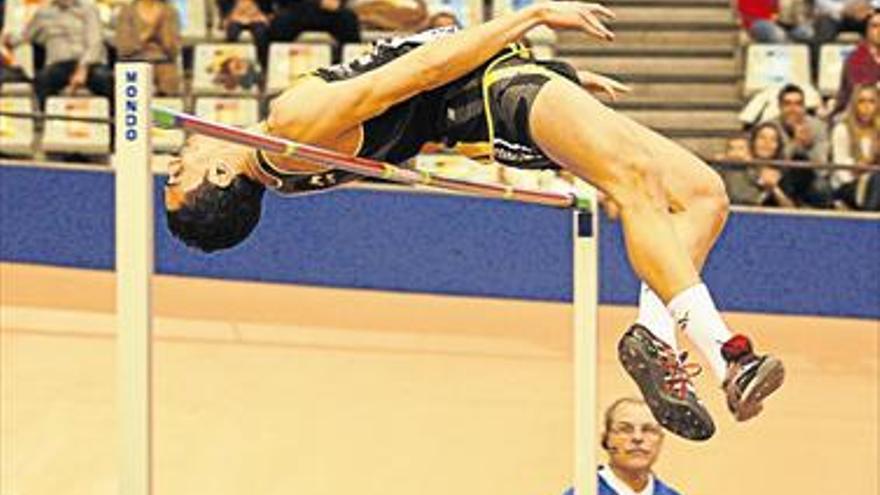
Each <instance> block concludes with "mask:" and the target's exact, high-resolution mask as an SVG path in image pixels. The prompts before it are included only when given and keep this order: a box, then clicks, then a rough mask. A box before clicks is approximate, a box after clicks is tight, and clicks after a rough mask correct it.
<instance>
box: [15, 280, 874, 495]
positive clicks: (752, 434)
mask: <svg viewBox="0 0 880 495" xmlns="http://www.w3.org/2000/svg"><path fill="white" fill-rule="evenodd" d="M155 288H156V304H155V309H156V313H157V315H158V321H157V323H156V329H155V330H156V340H155V345H154V393H155V398H154V400H155V402H154V414H155V454H154V455H155V488H156V489H155V493H156V494H157V495H159V494H161V495H166V494H175V495H176V494H182V495H183V494H186V495H190V494H211V495H226V494H230V495H231V494H236V495H237V494H248V495H249V494H260V495H262V494H286V495H290V494H296V495H324V494H326V495H330V494H333V495H339V494H357V495H374V494H375V495H397V494H400V495H404V494H406V495H441V494H442V495H470V494H487V493H503V494H505V495H520V494H521V495H557V494H559V493H560V492H561V491H562V489H563V488H564V487H565V486H566V485H568V483H569V477H570V473H571V468H570V466H571V459H572V444H571V436H572V415H571V410H572V396H571V376H570V375H571V368H572V362H571V361H572V359H571V336H570V328H569V319H570V316H571V310H570V307H568V306H567V305H564V304H555V303H536V302H524V301H516V300H497V299H475V298H456V297H438V296H425V295H412V294H398V293H387V292H373V291H353V290H335V289H320V288H305V287H293V286H281V285H268V284H252V283H241V282H229V281H215V280H205V279H184V278H173V277H157V278H156V283H155ZM113 291H114V283H113V278H112V274H110V273H105V272H95V271H86V270H76V269H59V268H46V267H36V266H27V265H12V264H0V303H2V312H0V329H2V334H0V337H2V340H0V343H2V355H0V357H2V363H0V385H2V409H0V436H2V440H0V494H2V495H79V494H82V495H104V494H107V495H110V494H115V491H116V486H115V482H116V474H115V470H116V465H115V452H116V450H115V449H116V443H115V442H116V423H115V406H114V393H115V387H116V382H115V376H114V362H115V347H114V340H113V332H114V325H115V320H114V317H113V306H114V304H113V298H114V294H113ZM633 316H634V308H628V307H603V308H601V310H600V315H599V318H600V338H601V349H600V352H601V358H600V363H599V365H600V374H601V383H600V391H599V392H600V403H601V404H603V405H606V404H608V403H609V402H610V401H611V400H613V399H614V398H616V397H618V396H620V395H630V394H633V393H635V390H636V389H635V387H634V386H633V385H632V384H631V383H630V382H629V381H628V379H627V378H626V377H625V376H624V374H623V372H622V370H621V368H620V367H619V365H618V364H617V362H616V358H615V354H614V346H615V344H616V340H617V337H618V336H619V335H620V333H621V332H622V331H623V330H624V329H625V327H626V326H627V325H628V323H629V321H630V319H631V318H632V317H633ZM726 317H727V318H728V321H729V322H730V323H731V325H732V326H734V327H735V328H739V329H742V330H747V331H748V332H749V333H750V334H751V335H753V336H754V337H755V340H756V341H757V343H758V345H759V346H760V348H761V349H772V350H773V352H775V353H776V354H778V355H780V356H781V357H782V358H783V359H784V360H785V363H786V365H787V367H788V372H789V375H788V381H787V383H786V385H785V386H784V388H783V389H782V390H781V391H780V393H779V394H778V395H777V396H774V397H772V398H771V400H770V402H769V403H768V405H767V406H768V407H767V410H766V411H765V412H764V414H762V415H761V416H759V417H758V418H756V419H755V420H753V421H752V422H750V423H746V424H736V423H734V422H733V420H732V419H731V418H730V417H729V415H728V414H727V412H726V410H725V408H724V404H723V401H722V397H721V394H720V393H719V392H718V391H717V390H716V385H715V384H714V383H712V380H710V377H709V376H708V374H704V375H703V376H702V377H700V378H698V387H699V389H700V390H701V392H702V395H703V396H704V397H705V398H706V401H707V403H708V406H709V407H710V409H711V411H712V412H713V413H714V415H715V418H716V422H717V423H718V427H719V432H718V434H717V435H716V436H715V438H713V439H712V440H711V441H709V442H707V443H703V444H695V443H689V442H686V441H683V440H679V439H677V438H674V437H671V436H669V437H667V441H666V445H665V449H664V452H663V455H662V458H661V461H660V463H659V464H658V465H657V471H658V472H659V473H660V475H661V477H662V478H664V479H665V480H667V481H668V482H670V483H671V484H673V485H674V486H677V487H678V488H680V489H681V490H682V492H683V493H685V494H687V495H700V494H704V495H728V494H729V495H734V494H740V493H750V494H755V495H760V494H792V495H811V494H815V495H820V494H822V495H827V494H847V495H876V494H877V493H878V474H877V470H878V468H877V466H878V464H880V462H878V461H880V459H878V388H880V387H878V386H880V381H878V380H880V379H878V354H880V349H878V343H880V328H878V322H877V321H867V320H845V319H829V318H809V317H785V316H770V315H754V314H728V315H726Z"/></svg>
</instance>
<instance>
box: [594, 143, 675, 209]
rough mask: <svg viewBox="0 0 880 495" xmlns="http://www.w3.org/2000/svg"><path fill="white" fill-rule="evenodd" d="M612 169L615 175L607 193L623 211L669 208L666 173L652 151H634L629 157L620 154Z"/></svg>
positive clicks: (631, 151) (611, 165)
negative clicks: (664, 184) (664, 182)
mask: <svg viewBox="0 0 880 495" xmlns="http://www.w3.org/2000/svg"><path fill="white" fill-rule="evenodd" d="M639 148H641V147H639ZM609 167H610V170H612V171H613V172H612V179H611V181H610V182H611V184H609V185H608V186H607V187H606V189H607V191H608V193H609V194H610V195H611V196H612V198H613V199H614V200H615V201H616V202H617V203H618V204H619V205H620V207H621V208H623V209H626V208H628V207H631V206H653V207H655V208H665V207H666V199H665V196H666V195H665V194H664V191H663V180H662V171H661V170H660V169H659V168H658V167H657V165H656V163H655V159H654V157H653V156H652V154H651V153H650V151H649V150H647V149H644V148H641V149H638V148H637V149H630V150H629V152H627V153H626V154H619V155H618V158H616V159H614V160H613V161H612V162H611V163H609Z"/></svg>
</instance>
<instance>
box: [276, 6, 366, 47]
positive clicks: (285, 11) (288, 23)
mask: <svg viewBox="0 0 880 495" xmlns="http://www.w3.org/2000/svg"><path fill="white" fill-rule="evenodd" d="M275 6H276V12H277V15H276V16H275V18H274V19H272V23H271V27H270V30H271V31H270V36H271V39H272V41H288V42H289V41H295V40H296V39H297V37H299V35H300V33H302V32H303V31H325V32H327V33H330V35H331V36H333V39H335V40H336V45H335V46H334V49H333V62H334V63H337V62H339V61H340V60H342V46H343V45H344V44H345V43H359V42H360V41H361V28H360V23H359V21H358V17H357V15H356V14H355V13H354V11H352V10H350V9H348V8H347V7H346V6H345V0H275Z"/></svg>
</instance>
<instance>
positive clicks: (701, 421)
mask: <svg viewBox="0 0 880 495" xmlns="http://www.w3.org/2000/svg"><path fill="white" fill-rule="evenodd" d="M617 352H618V356H619V358H620V362H621V363H622V364H623V367H624V369H626V371H627V373H629V375H630V376H631V377H632V378H633V380H635V382H636V385H638V386H639V389H641V391H642V395H643V396H644V398H645V402H647V403H648V407H650V408H651V412H652V413H653V414H654V418H655V419H656V420H657V421H658V422H659V423H660V424H661V425H663V427H664V428H666V429H667V430H669V431H671V432H672V433H675V434H676V435H679V436H682V437H684V438H687V439H689V440H708V439H709V437H711V436H712V435H713V434H714V433H715V423H714V422H713V421H712V416H710V415H709V411H707V410H706V408H705V407H704V406H703V404H702V403H701V402H700V399H699V398H697V395H696V393H695V391H694V386H693V383H692V382H691V378H693V377H694V376H696V375H698V374H699V373H700V371H702V370H701V368H700V365H698V364H696V363H685V359H686V358H687V353H682V354H681V355H680V356H677V355H676V354H675V351H674V350H673V349H672V348H671V347H670V346H669V345H668V344H666V343H665V342H663V341H662V340H660V339H658V338H657V337H656V336H654V334H652V333H651V332H650V331H649V330H648V329H647V328H645V327H643V326H641V325H638V324H636V325H633V326H632V327H630V329H629V330H628V331H627V332H626V333H625V334H624V335H623V337H622V338H621V339H620V342H619V343H618V345H617Z"/></svg>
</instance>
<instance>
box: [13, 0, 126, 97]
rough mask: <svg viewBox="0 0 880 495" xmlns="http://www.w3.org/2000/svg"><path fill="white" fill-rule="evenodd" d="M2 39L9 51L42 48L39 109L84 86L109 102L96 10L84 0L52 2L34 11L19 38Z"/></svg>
mask: <svg viewBox="0 0 880 495" xmlns="http://www.w3.org/2000/svg"><path fill="white" fill-rule="evenodd" d="M2 40H3V44H4V45H6V47H7V48H9V49H12V48H14V47H15V46H17V45H19V44H21V43H26V42H31V43H36V44H40V45H44V46H45V49H46V61H45V66H44V67H43V68H42V69H41V70H40V71H39V72H37V74H36V77H35V78H34V91H35V92H36V94H37V100H38V101H39V105H40V108H41V109H42V108H45V105H46V99H47V98H48V97H49V96H52V95H55V94H58V93H60V92H61V91H62V90H64V89H65V88H68V89H70V90H76V89H78V88H80V87H83V86H85V87H87V88H88V89H89V90H90V91H91V92H92V93H94V94H96V95H100V96H105V97H107V98H110V99H111V101H112V95H113V71H112V70H111V69H110V67H108V66H107V65H106V64H107V54H106V50H105V49H104V43H103V41H102V39H101V21H100V19H99V18H98V9H97V8H96V7H95V6H94V5H93V4H91V3H89V2H87V1H86V0H52V2H51V3H49V4H48V5H45V6H43V7H40V8H39V9H37V11H36V12H35V13H34V16H33V17H32V18H31V20H30V21H29V22H28V23H27V25H26V26H25V28H24V31H23V32H22V34H21V35H20V36H17V35H14V34H10V33H7V34H5V35H3V37H2Z"/></svg>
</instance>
